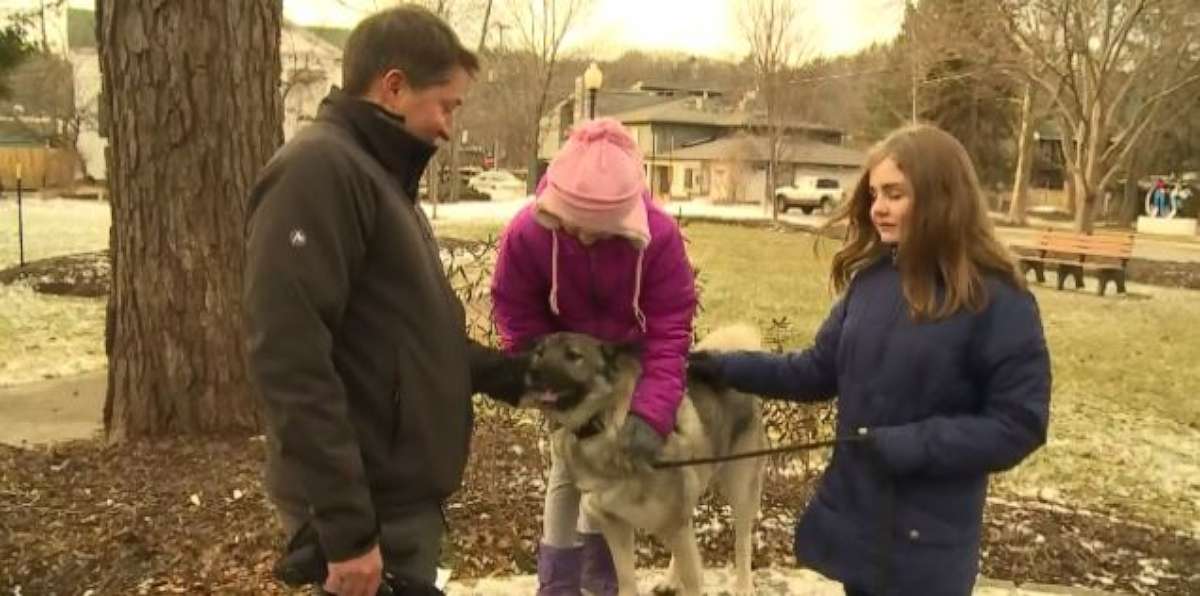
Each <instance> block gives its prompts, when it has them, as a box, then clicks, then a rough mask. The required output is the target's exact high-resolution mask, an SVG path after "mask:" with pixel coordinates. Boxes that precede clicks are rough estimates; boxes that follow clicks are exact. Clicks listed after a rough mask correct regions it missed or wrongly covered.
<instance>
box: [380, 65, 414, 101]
mask: <svg viewBox="0 0 1200 596" xmlns="http://www.w3.org/2000/svg"><path fill="white" fill-rule="evenodd" d="M383 88H384V90H385V91H386V92H387V93H389V94H391V95H400V94H402V93H404V92H406V91H408V90H409V84H408V75H406V74H404V71H403V70H400V69H398V68H393V69H391V70H389V71H387V72H385V73H383Z"/></svg>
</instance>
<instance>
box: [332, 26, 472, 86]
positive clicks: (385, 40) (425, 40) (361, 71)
mask: <svg viewBox="0 0 1200 596" xmlns="http://www.w3.org/2000/svg"><path fill="white" fill-rule="evenodd" d="M456 66H461V67H462V68H464V69H466V71H467V73H468V74H472V75H473V74H475V72H476V71H478V70H479V58H477V57H476V56H475V54H474V53H473V52H471V50H468V49H467V48H465V47H464V46H463V45H462V42H461V41H459V39H458V35H456V34H455V33H454V30H453V29H451V28H450V25H447V24H446V22H445V21H443V20H442V19H441V18H439V17H438V16H437V15H435V14H433V13H432V12H430V11H429V10H427V9H425V8H423V7H421V6H418V5H416V4H402V5H400V6H397V7H395V8H389V9H386V10H382V11H379V12H377V13H375V14H373V15H371V16H369V17H367V18H366V19H363V21H362V22H360V23H359V24H358V25H357V26H355V27H354V31H351V32H350V38H349V39H348V40H346V50H345V52H344V54H343V56H342V88H343V90H344V91H345V92H346V93H349V94H351V95H364V94H365V93H366V92H367V91H368V89H369V88H370V86H371V83H373V82H374V81H375V80H376V79H377V78H379V77H381V76H383V75H384V74H386V73H387V72H388V71H389V70H392V69H395V70H399V71H401V72H403V73H404V76H405V77H407V78H408V84H409V86H410V87H412V88H413V89H424V88H426V87H431V86H433V85H436V84H439V83H444V82H446V81H448V80H450V73H451V72H452V71H453V69H454V67H456Z"/></svg>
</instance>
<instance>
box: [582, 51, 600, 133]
mask: <svg viewBox="0 0 1200 596" xmlns="http://www.w3.org/2000/svg"><path fill="white" fill-rule="evenodd" d="M603 84H604V73H602V72H600V67H599V66H597V65H596V63H595V62H593V63H592V64H591V66H588V68H587V70H586V71H584V73H583V87H584V88H585V89H587V92H588V119H589V120H595V119H596V91H598V90H599V89H600V86H601V85H603Z"/></svg>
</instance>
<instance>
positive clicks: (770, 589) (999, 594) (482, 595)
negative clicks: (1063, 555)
mask: <svg viewBox="0 0 1200 596" xmlns="http://www.w3.org/2000/svg"><path fill="white" fill-rule="evenodd" d="M662 575H663V571H662V570H648V571H644V572H642V573H640V574H639V581H638V587H639V591H640V592H642V593H643V594H649V593H650V589H651V588H653V587H654V585H655V583H656V582H657V581H658V580H659V579H661V577H662ZM754 583H755V591H756V593H757V596H842V594H844V592H843V591H842V586H841V584H839V583H836V582H832V581H829V580H827V579H825V578H823V577H821V576H820V575H818V574H816V573H814V572H812V571H808V570H801V569H778V568H769V569H756V570H754ZM732 586H733V581H732V573H731V572H730V570H729V569H727V568H726V569H711V570H709V571H708V573H707V574H706V575H705V580H704V587H705V594H707V595H709V596H723V595H728V594H732V592H731V591H730V588H731V587H732ZM535 592H537V579H536V578H535V577H533V576H530V575H523V576H515V577H504V578H492V579H484V580H465V581H461V582H459V581H451V582H450V584H449V585H448V586H447V589H446V594H447V596H529V595H530V594H534V593H535ZM974 594H975V596H1051V595H1054V596H1058V595H1062V594H1074V595H1079V596H1101V595H1104V594H1106V593H1105V592H1098V591H1095V590H1087V589H1083V588H1067V587H1063V586H1046V585H1025V586H1021V587H1017V586H1016V585H1014V584H1013V583H1012V582H1003V581H995V580H989V579H981V580H980V581H979V583H978V584H977V585H976V586H975V592H974Z"/></svg>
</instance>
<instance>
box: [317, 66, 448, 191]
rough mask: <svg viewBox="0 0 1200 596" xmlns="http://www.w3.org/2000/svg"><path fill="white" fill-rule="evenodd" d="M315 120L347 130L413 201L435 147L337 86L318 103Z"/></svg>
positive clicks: (392, 116) (396, 118)
mask: <svg viewBox="0 0 1200 596" xmlns="http://www.w3.org/2000/svg"><path fill="white" fill-rule="evenodd" d="M317 120H318V121H324V122H329V123H331V124H334V125H335V126H340V127H341V128H344V129H346V130H348V131H349V132H350V134H351V135H353V136H354V138H355V140H357V141H358V143H359V145H361V146H362V147H363V149H365V150H366V151H367V153H369V154H370V155H371V157H374V158H375V160H376V161H378V162H379V164H380V165H382V166H383V168H384V169H385V170H387V171H388V173H390V174H391V175H392V176H395V177H396V180H397V181H399V182H400V186H401V188H403V189H404V191H405V192H406V193H407V194H408V196H409V198H410V199H411V200H413V202H416V198H417V191H418V188H419V186H420V184H421V175H422V174H424V173H425V167H426V166H427V165H429V160H430V159H431V158H432V157H433V154H434V153H436V152H437V146H435V145H432V144H430V143H428V142H426V141H423V140H421V139H418V138H417V137H415V136H413V135H412V134H411V133H409V132H408V131H407V130H405V129H404V119H403V118H401V117H399V116H396V115H395V114H392V113H391V112H388V111H387V110H385V109H383V108H382V107H380V106H379V105H376V104H374V103H372V102H369V101H366V100H364V99H360V98H357V97H354V96H351V95H347V94H346V93H344V92H343V91H342V90H341V89H338V88H336V87H335V88H334V89H333V90H331V91H330V92H329V95H328V96H326V97H325V99H324V100H322V101H321V108H320V111H319V112H318V114H317Z"/></svg>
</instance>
